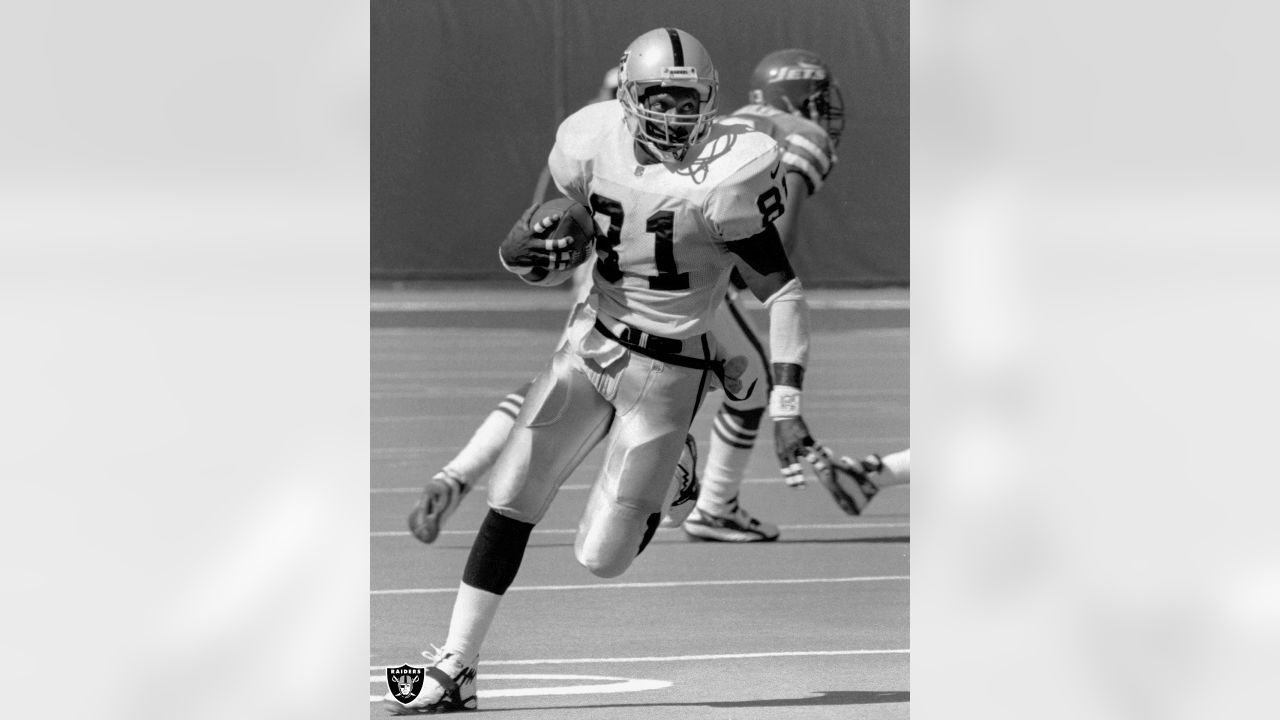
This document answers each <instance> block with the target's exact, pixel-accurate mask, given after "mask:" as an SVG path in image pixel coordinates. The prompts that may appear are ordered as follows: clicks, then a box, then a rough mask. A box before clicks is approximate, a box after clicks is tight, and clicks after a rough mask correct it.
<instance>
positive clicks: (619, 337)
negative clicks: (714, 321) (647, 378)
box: [596, 318, 756, 400]
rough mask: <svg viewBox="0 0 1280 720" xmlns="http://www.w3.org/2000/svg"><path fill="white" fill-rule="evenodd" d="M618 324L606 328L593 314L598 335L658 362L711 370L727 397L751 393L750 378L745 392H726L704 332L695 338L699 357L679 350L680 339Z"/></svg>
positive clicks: (720, 364)
mask: <svg viewBox="0 0 1280 720" xmlns="http://www.w3.org/2000/svg"><path fill="white" fill-rule="evenodd" d="M622 327H623V330H622V332H620V333H614V332H613V331H612V330H610V329H609V327H608V326H607V325H605V324H604V323H603V322H602V321H601V320H600V318H596V331H597V332H599V333H600V334H601V335H603V336H605V337H607V338H609V339H610V340H613V341H614V342H616V343H620V344H621V345H623V346H624V347H627V348H630V349H632V350H635V351H636V352H638V353H640V354H641V355H644V356H646V357H651V358H653V359H654V360H658V361H660V362H664V363H669V364H671V365H679V366H680V367H687V368H693V369H694V370H704V371H706V370H710V371H711V372H713V373H715V374H716V377H718V378H720V385H721V387H722V388H723V389H724V394H725V395H728V396H729V398H730V399H732V400H746V399H747V398H749V397H751V391H752V390H754V389H755V386H756V381H755V380H752V381H751V387H748V388H747V392H746V394H745V395H743V396H742V397H738V396H737V395H734V394H733V393H731V392H729V388H727V387H724V385H725V378H724V361H723V360H716V359H714V358H711V357H709V356H710V355H711V349H710V347H709V346H708V345H707V336H706V334H705V333H703V334H702V335H700V336H699V338H700V339H701V340H702V357H700V358H695V357H688V356H687V355H680V354H679V353H680V351H681V350H682V349H684V341H683V340H675V339H672V338H664V337H660V336H657V335H650V334H649V333H647V332H644V331H643V330H638V329H636V328H633V327H631V326H630V325H627V324H625V323H623V325H622ZM628 338H632V339H630V340H629V339H628ZM663 347H665V348H674V349H670V350H663V349H659V348H663Z"/></svg>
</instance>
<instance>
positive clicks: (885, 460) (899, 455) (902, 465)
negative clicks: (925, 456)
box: [861, 448, 911, 487]
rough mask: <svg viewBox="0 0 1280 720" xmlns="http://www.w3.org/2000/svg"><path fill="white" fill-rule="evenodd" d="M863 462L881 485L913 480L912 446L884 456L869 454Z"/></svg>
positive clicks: (885, 485)
mask: <svg viewBox="0 0 1280 720" xmlns="http://www.w3.org/2000/svg"><path fill="white" fill-rule="evenodd" d="M861 462H862V467H863V468H865V469H866V471H867V473H868V474H870V475H871V476H872V479H873V480H875V483H876V484H877V485H879V486H880V487H889V486H891V485H906V484H907V483H910V482H911V449H910V448H907V449H906V450H899V451H898V452H895V453H889V454H888V455H884V456H881V455H868V456H867V457H865V458H863V459H862V461H861Z"/></svg>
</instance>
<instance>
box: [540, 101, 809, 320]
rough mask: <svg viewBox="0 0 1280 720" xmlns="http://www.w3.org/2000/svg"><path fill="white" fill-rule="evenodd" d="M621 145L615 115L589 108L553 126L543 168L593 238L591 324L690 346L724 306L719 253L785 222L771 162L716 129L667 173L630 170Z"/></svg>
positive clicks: (723, 265)
mask: <svg viewBox="0 0 1280 720" xmlns="http://www.w3.org/2000/svg"><path fill="white" fill-rule="evenodd" d="M633 144H634V138H633V137H632V135H631V133H630V132H629V131H628V130H627V127H626V124H625V123H624V119H623V111H622V106H621V104H619V103H618V102H617V101H612V100H611V101H606V102H601V103H595V104H593V105H588V106H587V107H585V108H583V109H581V110H579V111H578V112H576V113H574V114H573V115H570V116H569V117H568V118H567V119H566V120H565V121H564V122H563V123H561V125H560V130H559V131H558V132H557V133H556V144H555V147H553V148H552V150H551V156H550V158H549V159H548V160H547V165H548V167H549V168H550V169H551V177H552V179H554V180H555V183H556V186H557V187H559V188H560V191H561V192H563V193H564V194H565V195H566V196H567V197H569V198H571V199H573V200H576V201H577V202H580V203H582V204H583V205H586V206H587V207H589V208H591V210H592V212H593V213H594V215H595V220H596V224H597V225H598V226H599V230H600V234H599V235H597V237H596V247H595V249H596V258H597V259H596V263H595V268H594V271H593V273H592V281H593V282H592V284H593V287H594V290H593V292H594V293H595V294H596V297H597V300H598V310H599V312H601V313H602V314H605V315H607V316H610V317H613V318H615V319H617V320H620V321H622V322H625V323H627V324H629V325H632V326H634V327H636V328H639V329H640V330H643V331H645V332H648V333H651V334H654V335H661V336H664V337H670V338H678V339H684V338H688V337H692V336H695V335H699V334H701V333H703V332H706V329H707V323H708V321H709V319H710V316H711V314H712V311H713V310H714V309H715V306H716V304H717V303H719V302H720V300H721V299H722V298H723V297H724V290H725V285H726V284H727V282H728V279H729V270H730V268H732V267H733V264H734V257H735V256H733V255H731V254H730V252H729V250H728V245H729V243H732V242H734V241H737V240H743V239H746V238H749V237H752V236H754V235H757V234H759V233H760V232H761V231H762V230H764V228H765V226H766V225H767V224H768V223H771V222H774V221H776V220H777V219H778V218H779V217H780V216H781V215H782V213H783V212H785V192H786V191H785V186H784V185H783V173H782V172H781V170H782V167H783V166H782V160H781V151H780V149H779V147H778V144H777V143H776V142H774V141H773V139H772V138H770V137H769V136H768V135H765V134H764V133H760V132H756V131H754V130H752V129H750V128H748V127H745V126H741V125H737V126H734V125H720V124H717V125H716V126H715V127H714V129H713V131H712V134H711V136H710V138H709V139H708V140H707V142H705V143H704V144H702V145H701V146H697V147H695V148H693V149H691V150H690V151H689V155H688V156H686V157H685V159H684V160H683V161H682V162H678V163H676V162H671V163H656V164H652V165H641V164H640V163H639V161H637V160H636V156H635V152H634V150H633Z"/></svg>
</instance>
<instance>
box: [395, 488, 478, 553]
mask: <svg viewBox="0 0 1280 720" xmlns="http://www.w3.org/2000/svg"><path fill="white" fill-rule="evenodd" d="M470 490H471V485H470V484H468V483H465V482H463V481H462V479H461V478H459V477H458V476H456V475H454V474H453V473H451V472H448V471H447V470H441V471H440V472H438V473H436V474H435V477H433V478H431V479H430V480H428V481H427V487H426V488H424V489H423V491H422V497H421V498H418V504H417V505H414V506H413V511H412V512H410V513H409V530H410V532H412V533H413V536H414V537H416V538H418V539H419V540H421V541H422V542H424V543H427V544H430V543H433V542H435V540H436V538H437V537H439V536H440V527H441V526H442V525H444V521H445V520H446V519H448V517H449V516H450V515H452V514H453V511H454V510H456V509H457V508H458V505H459V503H461V502H462V498H464V497H466V496H467V493H468V492H470Z"/></svg>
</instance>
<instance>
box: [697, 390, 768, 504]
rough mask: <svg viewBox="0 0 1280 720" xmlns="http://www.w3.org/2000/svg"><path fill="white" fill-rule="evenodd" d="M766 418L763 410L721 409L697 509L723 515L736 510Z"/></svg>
mask: <svg viewBox="0 0 1280 720" xmlns="http://www.w3.org/2000/svg"><path fill="white" fill-rule="evenodd" d="M763 414H764V408H755V409H751V410H737V409H735V408H732V407H730V406H728V405H722V406H720V411H719V412H717V413H716V419H715V422H714V423H713V424H712V426H711V440H710V442H709V443H708V445H707V464H706V467H705V468H704V469H703V471H702V477H701V478H700V482H701V485H702V488H701V490H699V491H698V509H700V510H702V511H703V512H709V513H711V514H713V515H723V514H725V513H726V512H728V511H729V509H730V508H731V507H732V506H733V502H734V500H735V499H736V498H737V497H738V493H739V492H740V491H741V490H742V478H743V476H744V475H745V473H746V470H747V461H749V460H750V459H751V449H752V448H753V447H754V446H755V442H756V436H757V435H758V434H759V432H760V418H761V417H762V416H763Z"/></svg>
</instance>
